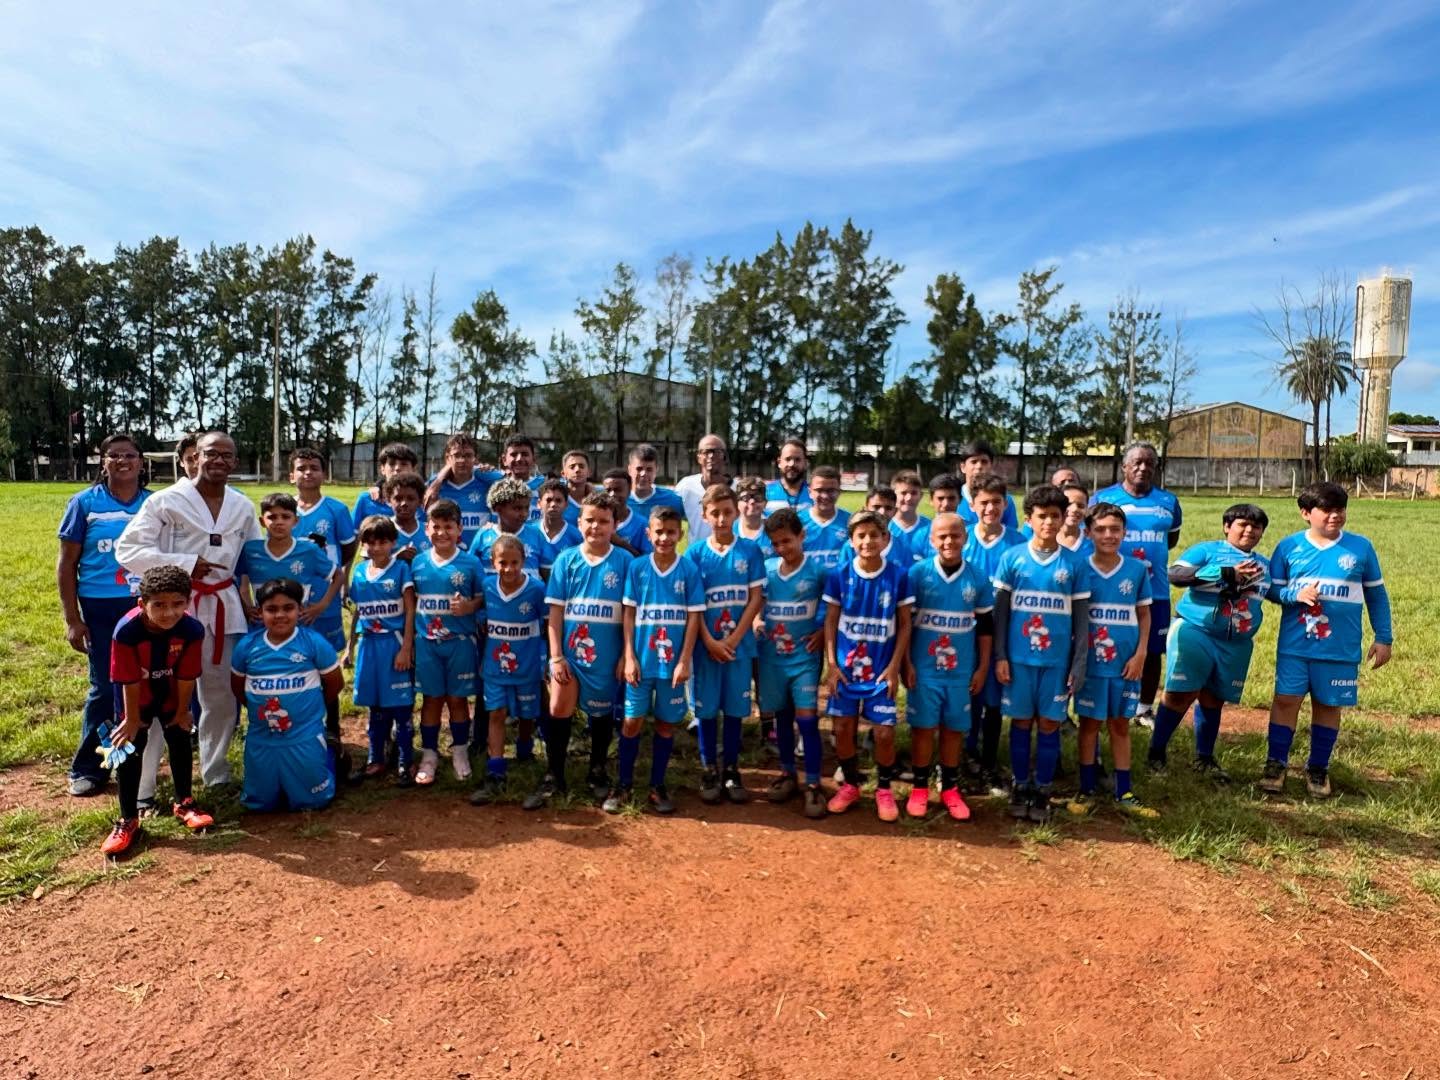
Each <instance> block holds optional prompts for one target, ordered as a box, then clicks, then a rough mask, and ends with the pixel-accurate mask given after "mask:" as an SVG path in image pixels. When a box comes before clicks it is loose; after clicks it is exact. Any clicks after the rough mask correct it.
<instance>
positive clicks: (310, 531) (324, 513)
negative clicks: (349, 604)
mask: <svg viewBox="0 0 1440 1080" xmlns="http://www.w3.org/2000/svg"><path fill="white" fill-rule="evenodd" d="M294 535H295V536H296V537H298V538H300V539H308V540H310V541H311V542H312V543H314V544H315V546H316V547H318V548H320V550H321V551H323V552H324V553H325V557H326V558H328V559H329V560H330V565H331V566H333V567H336V568H337V569H338V568H339V566H340V557H341V552H340V548H341V547H342V546H343V545H345V544H353V543H354V542H355V521H354V519H353V518H352V517H351V516H350V510H349V508H348V507H347V506H346V505H345V504H344V503H342V502H341V501H340V500H339V499H335V498H332V497H331V496H329V495H324V496H321V499H320V501H319V502H318V503H316V504H315V505H314V506H312V507H310V508H309V509H308V510H307V509H304V508H303V507H302V508H301V510H300V517H299V520H297V521H296V522H295V532H294ZM322 541H323V542H322ZM320 617H321V618H322V619H340V618H343V617H344V612H343V611H342V610H341V607H340V594H339V593H336V594H335V599H334V600H332V601H330V606H329V607H328V608H326V609H325V613H324V614H323V615H321V616H320Z"/></svg>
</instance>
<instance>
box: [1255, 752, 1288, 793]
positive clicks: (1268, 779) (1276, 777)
mask: <svg viewBox="0 0 1440 1080" xmlns="http://www.w3.org/2000/svg"><path fill="white" fill-rule="evenodd" d="M1260 790H1261V791H1263V792H1264V793H1265V794H1266V795H1283V794H1284V793H1285V765H1284V763H1283V762H1279V761H1276V760H1275V759H1274V758H1271V759H1270V760H1269V761H1267V762H1265V772H1264V773H1263V774H1261V777H1260Z"/></svg>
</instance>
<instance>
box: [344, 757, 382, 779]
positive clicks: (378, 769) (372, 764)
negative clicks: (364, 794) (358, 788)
mask: <svg viewBox="0 0 1440 1080" xmlns="http://www.w3.org/2000/svg"><path fill="white" fill-rule="evenodd" d="M385 768H386V766H385V762H383V761H367V762H366V763H365V767H364V768H363V769H361V770H360V773H359V775H358V776H352V777H351V778H350V782H351V783H352V784H358V783H360V782H361V781H363V780H373V779H375V777H377V776H384V775H385Z"/></svg>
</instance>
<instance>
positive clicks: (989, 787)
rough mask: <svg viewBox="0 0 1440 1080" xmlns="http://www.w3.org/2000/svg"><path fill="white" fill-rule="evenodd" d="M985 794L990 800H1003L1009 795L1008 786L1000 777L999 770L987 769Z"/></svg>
mask: <svg viewBox="0 0 1440 1080" xmlns="http://www.w3.org/2000/svg"><path fill="white" fill-rule="evenodd" d="M985 794H987V795H989V796H990V797H991V798H992V799H1003V798H1005V796H1006V795H1008V794H1010V785H1009V784H1007V783H1005V778H1004V777H1003V776H1001V775H1000V770H999V769H989V770H987V771H986V773H985Z"/></svg>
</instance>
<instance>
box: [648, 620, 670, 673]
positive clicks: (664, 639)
mask: <svg viewBox="0 0 1440 1080" xmlns="http://www.w3.org/2000/svg"><path fill="white" fill-rule="evenodd" d="M650 648H651V649H652V650H653V651H654V653H655V659H656V660H658V661H659V662H660V663H661V664H669V663H672V662H673V661H674V659H675V643H674V642H673V641H671V640H670V633H669V631H668V630H666V629H665V627H663V626H662V627H660V628H659V629H657V630H656V631H655V634H654V636H653V637H651V638H650Z"/></svg>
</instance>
